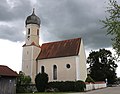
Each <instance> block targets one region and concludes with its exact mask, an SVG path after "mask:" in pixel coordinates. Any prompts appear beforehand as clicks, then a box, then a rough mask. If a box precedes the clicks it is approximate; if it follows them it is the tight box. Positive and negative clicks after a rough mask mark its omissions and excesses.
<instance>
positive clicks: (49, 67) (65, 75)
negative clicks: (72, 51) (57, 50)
mask: <svg viewBox="0 0 120 94" xmlns="http://www.w3.org/2000/svg"><path fill="white" fill-rule="evenodd" d="M66 64H70V68H69V69H68V68H66ZM53 65H56V66H57V70H58V71H57V80H53ZM41 66H44V67H45V72H46V73H47V74H48V76H49V81H75V80H76V56H71V57H61V58H51V59H43V60H39V61H38V73H39V72H41Z"/></svg>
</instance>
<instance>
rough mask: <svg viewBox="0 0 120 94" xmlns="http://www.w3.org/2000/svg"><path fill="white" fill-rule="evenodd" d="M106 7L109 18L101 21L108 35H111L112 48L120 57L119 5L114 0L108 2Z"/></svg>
mask: <svg viewBox="0 0 120 94" xmlns="http://www.w3.org/2000/svg"><path fill="white" fill-rule="evenodd" d="M108 5H109V6H108V7H107V13H108V14H109V16H108V17H106V19H105V20H102V22H103V24H104V28H106V29H107V32H108V34H111V35H113V38H112V41H113V48H114V49H115V51H116V53H117V54H118V56H120V5H119V4H118V2H117V1H115V0H109V3H108Z"/></svg>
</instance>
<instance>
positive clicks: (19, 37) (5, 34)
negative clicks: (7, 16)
mask: <svg viewBox="0 0 120 94" xmlns="http://www.w3.org/2000/svg"><path fill="white" fill-rule="evenodd" d="M23 36H24V34H23V33H21V31H19V29H18V28H16V27H10V26H7V25H0V38H1V39H7V40H10V41H13V42H17V41H23V39H24V37H23Z"/></svg>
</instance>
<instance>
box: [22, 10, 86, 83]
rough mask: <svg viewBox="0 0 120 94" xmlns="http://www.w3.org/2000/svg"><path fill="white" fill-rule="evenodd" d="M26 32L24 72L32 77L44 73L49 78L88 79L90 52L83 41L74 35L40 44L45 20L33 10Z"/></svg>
mask: <svg viewBox="0 0 120 94" xmlns="http://www.w3.org/2000/svg"><path fill="white" fill-rule="evenodd" d="M25 25H26V26H25V27H26V35H25V44H24V45H23V52H22V71H23V72H24V73H25V74H26V75H29V76H30V77H31V78H32V82H33V83H34V79H35V76H36V75H37V74H38V73H39V72H40V73H42V72H45V73H47V74H48V77H49V81H76V80H82V81H85V79H86V77H87V68H86V55H85V49H84V44H83V40H82V39H81V38H74V39H69V40H63V41H56V42H49V43H44V44H42V45H41V46H40V45H39V36H40V35H39V32H42V31H40V28H41V27H40V26H41V20H40V18H39V17H38V16H36V14H35V12H34V10H33V13H32V14H31V15H30V16H28V17H27V18H26V21H25Z"/></svg>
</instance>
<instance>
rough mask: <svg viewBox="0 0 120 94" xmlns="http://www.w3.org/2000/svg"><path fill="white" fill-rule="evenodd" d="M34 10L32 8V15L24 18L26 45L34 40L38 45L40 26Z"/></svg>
mask: <svg viewBox="0 0 120 94" xmlns="http://www.w3.org/2000/svg"><path fill="white" fill-rule="evenodd" d="M34 11H35V10H34V9H33V13H32V15H30V16H28V17H27V19H26V22H25V24H26V38H25V42H26V45H30V44H31V43H32V42H34V43H35V44H36V45H37V46H39V28H40V18H39V17H37V16H36V15H35V12H34Z"/></svg>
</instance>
